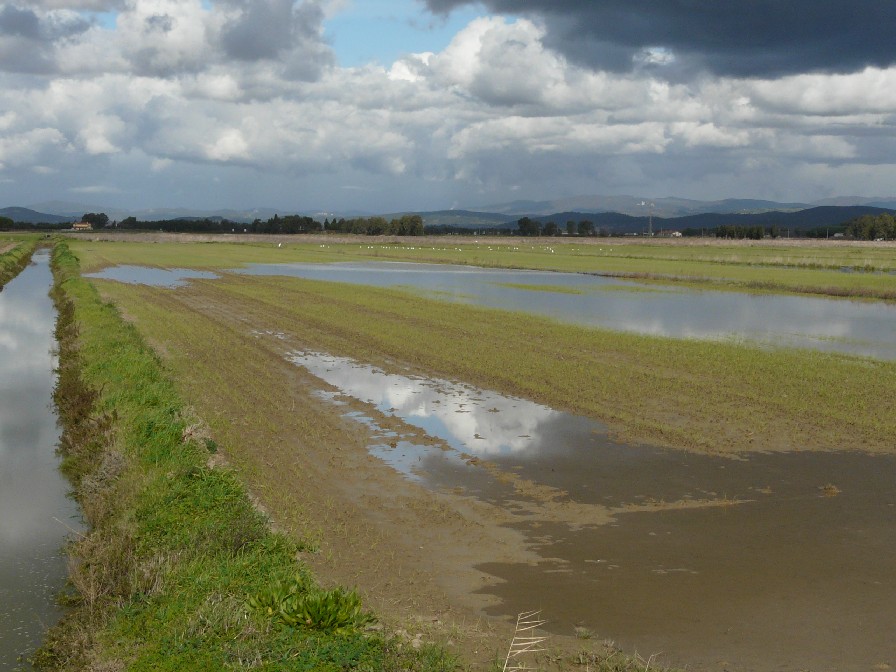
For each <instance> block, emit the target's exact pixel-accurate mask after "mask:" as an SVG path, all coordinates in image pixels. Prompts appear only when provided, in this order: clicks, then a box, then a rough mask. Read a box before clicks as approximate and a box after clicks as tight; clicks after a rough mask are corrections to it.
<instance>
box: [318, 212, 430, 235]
mask: <svg viewBox="0 0 896 672" xmlns="http://www.w3.org/2000/svg"><path fill="white" fill-rule="evenodd" d="M324 229H325V230H327V231H337V232H339V233H355V234H361V235H367V236H422V235H423V234H424V233H425V229H424V226H423V218H422V217H421V216H420V215H402V216H401V217H397V218H393V219H391V220H387V219H386V218H385V217H356V218H354V219H345V218H340V219H334V220H333V221H332V222H331V221H329V220H325V221H324Z"/></svg>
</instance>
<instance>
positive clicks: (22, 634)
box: [0, 252, 80, 670]
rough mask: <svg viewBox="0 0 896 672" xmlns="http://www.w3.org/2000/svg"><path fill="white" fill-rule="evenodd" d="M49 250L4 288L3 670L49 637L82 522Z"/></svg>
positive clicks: (0, 470)
mask: <svg viewBox="0 0 896 672" xmlns="http://www.w3.org/2000/svg"><path fill="white" fill-rule="evenodd" d="M51 283H52V277H51V274H50V269H49V256H48V254H47V253H46V252H39V253H37V254H35V256H34V261H33V263H32V264H31V265H30V266H28V267H27V268H26V269H25V270H24V271H22V273H21V274H20V275H19V276H18V277H17V278H15V279H14V280H13V281H12V282H10V283H8V284H7V285H6V286H5V287H4V288H3V292H0V512H2V514H0V669H3V670H17V669H30V666H26V665H24V664H19V663H17V659H18V657H19V656H21V655H28V654H30V653H31V652H33V650H34V649H35V648H36V647H37V646H38V645H39V644H40V643H41V641H42V639H43V636H44V633H45V632H46V629H47V628H48V627H49V626H50V625H52V624H53V623H55V622H56V621H57V620H58V619H59V617H60V616H61V611H60V610H59V609H58V607H57V606H56V603H55V596H56V594H57V593H58V591H59V590H61V589H62V587H63V586H64V584H65V579H66V576H67V565H66V559H65V557H64V556H63V554H62V546H63V544H64V543H65V540H66V538H67V536H68V528H78V527H80V522H79V519H78V511H77V507H76V505H75V503H74V502H73V501H72V500H71V499H69V498H68V497H67V493H68V490H69V487H68V483H67V482H66V481H65V479H64V478H63V477H62V475H61V474H60V473H59V471H58V463H59V460H58V458H57V456H56V444H57V442H58V439H59V430H58V428H57V425H56V416H55V413H54V412H53V410H52V409H53V406H52V393H53V384H54V376H53V368H54V365H55V361H54V357H53V355H52V349H53V347H54V345H55V342H54V340H53V326H54V321H55V318H56V314H55V310H54V308H53V304H52V302H51V301H50V298H49V297H48V296H47V292H48V291H49V289H50V285H51Z"/></svg>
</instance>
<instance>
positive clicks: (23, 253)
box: [0, 238, 37, 289]
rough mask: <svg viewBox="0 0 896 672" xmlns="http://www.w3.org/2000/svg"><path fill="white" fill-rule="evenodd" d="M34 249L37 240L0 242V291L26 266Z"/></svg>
mask: <svg viewBox="0 0 896 672" xmlns="http://www.w3.org/2000/svg"><path fill="white" fill-rule="evenodd" d="M36 247H37V238H26V239H24V240H21V239H18V240H14V241H2V240H0V289H2V288H3V286H4V285H5V284H6V283H7V282H9V281H10V280H12V279H13V278H14V277H16V276H17V275H18V274H19V273H21V271H22V269H23V268H25V267H26V266H27V265H28V262H29V261H31V255H32V254H33V253H34V250H35V248H36Z"/></svg>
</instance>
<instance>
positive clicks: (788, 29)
mask: <svg viewBox="0 0 896 672" xmlns="http://www.w3.org/2000/svg"><path fill="white" fill-rule="evenodd" d="M894 26H896V2H893V0H852V1H846V0H811V2H810V1H809V0H788V1H787V2H782V1H781V0H725V2H719V1H718V0H589V1H573V0H481V1H478V2H467V1H466V0H31V1H28V2H24V1H23V0H17V1H16V2H11V3H3V2H0V207H9V206H29V205H32V204H38V203H43V202H47V201H69V202H77V203H88V204H103V205H106V206H108V207H110V208H123V209H126V208H128V207H131V208H134V209H139V208H150V207H180V208H193V209H222V208H238V209H248V208H253V207H273V208H280V209H283V210H284V211H287V210H291V211H296V212H318V211H321V212H346V211H352V210H360V211H366V212H396V211H403V210H437V209H448V208H459V207H461V208H477V207H486V206H488V205H490V204H497V203H504V202H508V201H514V200H548V199H555V198H563V197H571V196H576V195H580V194H605V195H621V194H630V195H635V196H639V197H646V198H661V197H664V196H678V197H684V198H695V199H702V200H716V199H721V198H762V199H770V200H778V201H802V202H808V201H812V200H817V199H822V198H828V197H833V196H838V195H857V196H868V197H872V196H892V195H894V194H896V48H894V47H893V44H894V43H893V27H894Z"/></svg>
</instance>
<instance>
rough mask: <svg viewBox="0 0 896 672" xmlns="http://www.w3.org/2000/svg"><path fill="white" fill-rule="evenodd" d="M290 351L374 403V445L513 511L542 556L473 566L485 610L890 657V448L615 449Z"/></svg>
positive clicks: (757, 666) (895, 481) (818, 665)
mask: <svg viewBox="0 0 896 672" xmlns="http://www.w3.org/2000/svg"><path fill="white" fill-rule="evenodd" d="M290 359H291V360H292V361H293V362H294V363H296V364H297V365H300V366H303V367H305V368H306V369H308V370H309V371H310V372H311V373H313V374H314V375H315V376H317V377H319V378H321V379H322V380H324V381H326V382H327V383H329V384H330V385H332V386H333V387H334V388H336V389H337V390H338V392H331V393H329V395H330V397H331V398H332V399H334V400H335V401H337V402H338V400H339V399H340V398H342V397H351V398H353V399H356V400H360V401H362V402H365V403H369V404H372V405H373V406H374V407H375V408H376V410H377V413H373V412H371V413H370V414H364V413H359V412H358V411H357V410H355V411H353V412H352V414H353V417H356V418H358V419H360V420H362V421H364V422H366V423H368V424H369V425H371V426H372V427H374V429H377V430H379V431H380V436H381V437H382V441H381V443H379V445H377V446H375V447H373V448H372V450H373V452H374V454H376V455H379V456H380V457H382V459H384V460H385V461H387V462H388V463H389V464H391V465H392V466H393V467H395V468H396V469H398V470H400V471H401V472H402V473H405V474H407V475H409V476H411V477H413V478H414V479H416V480H418V481H420V482H423V483H425V484H426V485H427V486H429V487H431V488H433V489H439V490H446V491H452V492H456V493H463V494H467V495H474V496H476V497H478V498H481V499H483V500H485V501H489V502H492V503H494V504H497V505H500V506H501V507H503V508H504V509H505V510H507V511H509V512H511V513H513V514H514V516H515V518H516V519H517V520H518V522H516V523H514V524H513V525H512V526H513V527H515V528H517V529H519V530H520V531H521V532H523V533H524V534H525V536H526V538H527V539H528V543H529V544H530V546H531V548H532V549H533V550H535V551H536V552H537V553H538V554H539V555H540V556H541V557H542V558H543V559H542V561H541V562H539V563H537V564H525V563H504V564H496V563H492V564H482V565H480V566H479V567H478V568H479V569H481V570H483V571H485V572H487V573H489V574H491V575H492V576H494V577H496V579H498V581H496V582H495V583H494V585H490V586H488V587H486V588H484V589H483V590H482V592H485V593H488V594H490V595H493V596H497V597H499V598H500V604H499V606H496V607H493V608H491V609H489V613H491V614H493V615H496V616H512V615H514V614H516V613H519V612H523V611H527V610H530V609H542V610H543V611H542V614H543V616H544V617H545V618H547V619H548V621H549V623H548V625H547V626H546V627H547V628H548V629H549V630H550V631H551V632H554V633H559V634H567V635H571V634H572V633H573V632H574V630H575V628H577V627H578V628H580V630H579V632H580V633H593V636H594V637H596V638H599V639H605V638H610V639H613V640H616V641H617V643H619V644H621V645H622V646H623V647H625V649H627V650H629V651H638V652H639V653H640V654H642V655H643V656H644V657H647V656H649V655H652V654H655V653H656V654H660V653H661V654H662V658H663V659H664V660H665V661H667V662H674V663H678V664H682V665H686V666H688V667H689V668H690V669H698V670H701V669H705V670H723V669H725V670H771V669H774V670H794V671H796V670H802V669H812V670H870V669H889V668H887V667H883V666H886V665H889V666H892V667H896V643H894V639H893V634H892V633H893V632H896V610H894V609H893V599H894V597H896V456H869V455H864V454H861V453H855V452H848V453H847V452H843V453H808V452H807V453H799V452H794V453H779V454H750V455H745V456H743V457H742V458H741V459H731V458H720V457H713V456H707V455H698V454H691V453H684V452H678V451H669V450H662V449H657V448H652V447H648V446H625V445H620V444H618V443H614V442H613V441H612V440H610V439H609V438H608V437H607V436H606V434H605V432H604V430H603V427H601V426H600V425H599V424H598V423H595V422H592V421H590V420H587V419H583V418H577V417H574V416H570V415H568V414H564V413H559V412H557V411H554V410H552V409H549V408H546V407H544V406H539V405H537V404H533V403H531V402H527V401H524V400H520V399H513V398H508V397H503V396H501V395H497V394H494V393H491V392H485V391H481V390H476V389H474V388H471V387H469V386H466V385H460V384H455V383H449V382H446V381H432V380H426V379H421V378H415V377H412V376H401V375H395V374H387V373H385V372H383V371H381V370H378V369H376V368H373V367H369V366H364V365H360V364H358V363H355V362H352V361H350V360H347V359H343V358H337V357H330V356H327V355H322V354H319V353H310V352H297V353H293V354H292V355H291V356H290ZM380 414H382V416H380ZM374 416H376V417H374ZM384 418H385V420H384ZM390 418H392V419H397V420H400V421H401V422H400V423H396V422H394V421H393V422H390V421H389V419H390ZM408 426H410V427H408ZM414 428H416V429H414ZM421 439H422V440H421ZM875 666H877V667H876V668H875Z"/></svg>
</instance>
